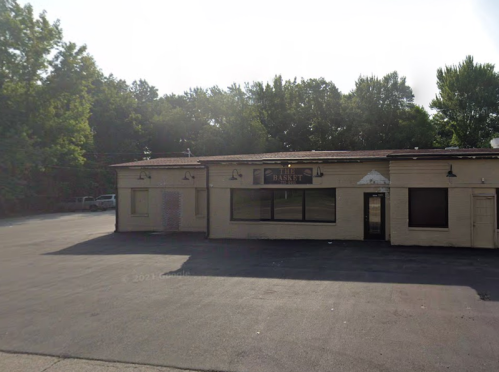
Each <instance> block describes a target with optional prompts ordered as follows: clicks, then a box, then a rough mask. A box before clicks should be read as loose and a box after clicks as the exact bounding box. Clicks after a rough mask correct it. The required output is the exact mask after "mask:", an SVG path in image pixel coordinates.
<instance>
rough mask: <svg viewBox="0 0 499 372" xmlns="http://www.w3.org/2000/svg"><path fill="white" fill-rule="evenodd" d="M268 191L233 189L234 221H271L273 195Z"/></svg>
mask: <svg viewBox="0 0 499 372" xmlns="http://www.w3.org/2000/svg"><path fill="white" fill-rule="evenodd" d="M266 191H267V190H254V189H233V190H232V219H234V220H250V221H251V220H255V221H259V220H270V217H271V216H270V213H271V209H270V207H271V195H270V193H269V192H268V191H267V192H266Z"/></svg>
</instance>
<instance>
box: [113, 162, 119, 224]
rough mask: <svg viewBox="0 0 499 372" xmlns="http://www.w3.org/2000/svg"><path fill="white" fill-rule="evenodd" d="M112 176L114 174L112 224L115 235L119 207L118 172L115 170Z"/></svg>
mask: <svg viewBox="0 0 499 372" xmlns="http://www.w3.org/2000/svg"><path fill="white" fill-rule="evenodd" d="M114 174H115V180H116V181H115V191H114V194H115V195H114V198H115V200H114V202H115V204H116V205H115V206H114V215H115V222H114V232H115V233H117V232H119V226H120V214H119V213H118V208H119V207H118V206H119V205H120V203H119V193H118V170H117V169H115V171H114Z"/></svg>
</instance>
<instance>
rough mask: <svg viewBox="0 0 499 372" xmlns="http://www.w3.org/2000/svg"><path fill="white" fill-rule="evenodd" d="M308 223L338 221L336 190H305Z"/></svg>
mask: <svg viewBox="0 0 499 372" xmlns="http://www.w3.org/2000/svg"><path fill="white" fill-rule="evenodd" d="M305 206H306V208H305V219H306V220H307V221H336V190H335V189H316V190H305Z"/></svg>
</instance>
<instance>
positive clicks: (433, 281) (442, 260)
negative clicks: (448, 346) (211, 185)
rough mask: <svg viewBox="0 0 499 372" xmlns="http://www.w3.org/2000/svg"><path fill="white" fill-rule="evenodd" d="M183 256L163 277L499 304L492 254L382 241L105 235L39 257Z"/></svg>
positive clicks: (496, 254)
mask: <svg viewBox="0 0 499 372" xmlns="http://www.w3.org/2000/svg"><path fill="white" fill-rule="evenodd" d="M128 254H132V255H133V254H153V255H186V256H189V258H188V259H187V261H186V262H185V263H184V264H183V265H182V267H181V268H180V269H179V270H176V271H170V272H165V273H164V275H192V276H216V277H248V278H273V279H294V280H328V281H351V282H369V283H401V284H428V285H445V286H467V287H471V288H474V289H475V290H476V292H477V295H478V296H479V297H480V299H482V300H485V301H498V300H499V250H482V249H472V248H452V247H401V246H391V245H390V244H389V243H388V242H366V241H333V242H331V244H329V242H328V241H309V240H305V241H297V240H292V241H287V240H206V239H204V234H185V233H184V234H182V233H180V234H171V235H156V234H147V233H140V234H136V233H122V234H108V235H105V236H101V237H99V238H95V239H92V240H88V241H85V242H82V243H79V244H76V245H73V246H71V247H68V248H65V249H62V250H60V251H57V252H51V253H47V255H128Z"/></svg>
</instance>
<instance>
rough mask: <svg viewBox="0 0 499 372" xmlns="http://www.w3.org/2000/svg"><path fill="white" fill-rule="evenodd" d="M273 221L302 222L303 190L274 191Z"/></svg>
mask: <svg viewBox="0 0 499 372" xmlns="http://www.w3.org/2000/svg"><path fill="white" fill-rule="evenodd" d="M274 219H275V220H291V221H302V220H303V190H274Z"/></svg>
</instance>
